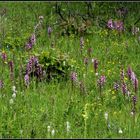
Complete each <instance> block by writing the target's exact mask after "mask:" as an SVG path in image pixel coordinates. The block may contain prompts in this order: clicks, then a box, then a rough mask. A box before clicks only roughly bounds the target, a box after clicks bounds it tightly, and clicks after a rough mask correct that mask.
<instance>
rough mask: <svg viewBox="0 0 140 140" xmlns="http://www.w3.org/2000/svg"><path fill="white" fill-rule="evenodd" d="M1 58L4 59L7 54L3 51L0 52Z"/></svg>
mask: <svg viewBox="0 0 140 140" xmlns="http://www.w3.org/2000/svg"><path fill="white" fill-rule="evenodd" d="M1 58H2V60H3V61H6V59H7V55H6V53H5V52H2V53H1Z"/></svg>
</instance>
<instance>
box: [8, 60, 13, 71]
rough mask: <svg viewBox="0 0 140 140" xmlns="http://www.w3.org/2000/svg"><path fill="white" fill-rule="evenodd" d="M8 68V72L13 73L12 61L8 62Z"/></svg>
mask: <svg viewBox="0 0 140 140" xmlns="http://www.w3.org/2000/svg"><path fill="white" fill-rule="evenodd" d="M9 67H10V72H11V73H13V69H14V63H13V61H12V60H11V61H9Z"/></svg>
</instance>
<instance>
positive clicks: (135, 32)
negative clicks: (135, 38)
mask: <svg viewBox="0 0 140 140" xmlns="http://www.w3.org/2000/svg"><path fill="white" fill-rule="evenodd" d="M131 31H132V34H133V35H137V34H138V32H139V27H135V26H133V27H132V29H131Z"/></svg>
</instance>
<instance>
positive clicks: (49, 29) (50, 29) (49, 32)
mask: <svg viewBox="0 0 140 140" xmlns="http://www.w3.org/2000/svg"><path fill="white" fill-rule="evenodd" d="M51 33H52V28H51V27H50V26H49V27H48V36H49V37H50V36H51Z"/></svg>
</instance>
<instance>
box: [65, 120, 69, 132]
mask: <svg viewBox="0 0 140 140" xmlns="http://www.w3.org/2000/svg"><path fill="white" fill-rule="evenodd" d="M66 125H67V126H66V129H67V132H69V131H70V123H69V122H68V121H67V122H66Z"/></svg>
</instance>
